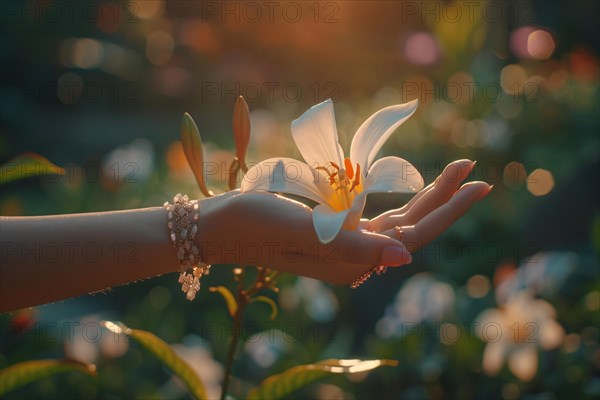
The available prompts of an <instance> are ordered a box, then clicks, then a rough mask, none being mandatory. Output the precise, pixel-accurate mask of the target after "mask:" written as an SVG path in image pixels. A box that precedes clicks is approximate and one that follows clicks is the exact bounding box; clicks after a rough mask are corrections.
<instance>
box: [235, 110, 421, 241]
mask: <svg viewBox="0 0 600 400" xmlns="http://www.w3.org/2000/svg"><path fill="white" fill-rule="evenodd" d="M416 108H417V101H416V100H414V101H412V102H410V103H406V104H399V105H394V106H390V107H386V108H384V109H382V110H379V111H378V112H376V113H375V114H373V115H372V116H371V117H369V119H367V120H366V121H365V122H364V123H363V124H362V125H361V126H360V128H358V131H357V132H356V134H355V135H354V138H353V139H352V144H351V146H350V157H345V156H344V151H343V150H342V147H341V146H340V145H339V143H338V134H337V129H336V123H335V115H334V112H333V103H332V101H331V100H327V101H324V102H323V103H320V104H317V105H315V106H313V107H312V108H311V109H309V110H308V111H306V112H305V113H304V114H302V116H300V118H298V119H296V120H295V121H293V122H292V136H293V138H294V141H295V142H296V146H298V149H299V150H300V153H301V154H302V157H303V158H304V160H305V161H306V163H303V162H301V161H297V160H294V159H291V158H271V159H268V160H265V161H262V162H260V163H259V164H257V165H255V166H254V167H252V168H251V169H250V170H249V171H248V173H246V175H245V176H244V179H243V181H242V186H241V189H242V191H243V192H248V191H253V190H268V191H271V192H282V193H288V194H293V195H298V196H302V197H305V198H308V199H311V200H314V201H316V202H317V203H319V205H317V206H316V207H315V209H314V212H313V224H314V227H315V230H316V232H317V235H318V237H319V240H320V241H321V242H322V243H328V242H330V241H332V240H333V239H334V238H335V237H336V236H337V234H338V233H339V232H340V230H341V229H342V228H345V229H351V230H353V229H356V228H357V226H358V223H359V221H360V217H361V216H362V211H363V209H364V207H365V202H366V197H367V195H368V194H369V193H385V192H388V193H389V192H399V193H410V192H417V191H419V190H420V189H422V188H423V178H422V177H421V175H420V174H419V172H418V171H417V170H416V169H415V167H414V166H412V165H411V164H410V163H409V162H408V161H406V160H403V159H401V158H398V157H384V158H382V159H379V160H377V161H375V156H376V155H377V152H378V151H379V150H380V149H381V147H382V146H383V144H384V143H385V141H386V140H387V139H388V138H389V137H390V135H391V134H392V133H393V132H394V130H395V129H396V128H397V127H398V126H400V124H402V123H403V122H404V121H406V120H407V119H408V118H409V117H410V116H411V115H412V114H413V113H414V112H415V110H416Z"/></svg>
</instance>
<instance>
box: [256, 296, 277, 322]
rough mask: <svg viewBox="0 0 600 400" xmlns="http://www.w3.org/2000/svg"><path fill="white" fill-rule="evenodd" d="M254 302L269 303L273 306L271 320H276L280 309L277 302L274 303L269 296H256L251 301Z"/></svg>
mask: <svg viewBox="0 0 600 400" xmlns="http://www.w3.org/2000/svg"><path fill="white" fill-rule="evenodd" d="M254 301H261V302H263V303H267V304H268V305H270V306H271V315H270V316H269V318H271V319H275V317H277V313H278V312H279V309H278V308H277V303H275V301H273V299H271V298H270V297H267V296H256V297H253V298H251V299H250V302H254Z"/></svg>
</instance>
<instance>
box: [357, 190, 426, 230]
mask: <svg viewBox="0 0 600 400" xmlns="http://www.w3.org/2000/svg"><path fill="white" fill-rule="evenodd" d="M436 182H437V180H436V181H434V182H431V183H430V184H429V185H427V186H426V187H425V188H424V189H422V190H421V191H419V193H417V194H415V195H414V196H413V197H412V198H411V199H410V201H409V202H408V203H406V204H405V205H403V206H402V207H400V208H394V209H393V210H389V211H386V212H384V213H383V214H380V215H378V216H377V217H375V218H373V219H372V220H371V221H369V227H370V228H371V230H373V231H375V232H380V231H384V230H386V229H389V226H390V225H389V224H387V225H386V221H387V220H388V219H389V218H392V219H394V218H398V217H399V216H401V215H402V214H404V213H405V212H406V211H408V210H409V209H410V208H411V207H412V206H413V205H414V204H415V203H416V202H417V200H419V199H420V198H421V197H422V196H424V195H425V194H426V193H427V192H429V191H430V190H431V189H433V186H434V185H435V183H436ZM395 225H398V224H394V225H392V226H395Z"/></svg>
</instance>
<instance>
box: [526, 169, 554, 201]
mask: <svg viewBox="0 0 600 400" xmlns="http://www.w3.org/2000/svg"><path fill="white" fill-rule="evenodd" d="M553 188H554V176H552V172H550V171H548V170H546V169H542V168H538V169H536V170H534V171H533V172H531V173H530V174H529V176H528V177H527V190H529V192H530V193H531V194H533V195H534V196H544V195H546V194H548V193H550V191H551V190H552V189H553Z"/></svg>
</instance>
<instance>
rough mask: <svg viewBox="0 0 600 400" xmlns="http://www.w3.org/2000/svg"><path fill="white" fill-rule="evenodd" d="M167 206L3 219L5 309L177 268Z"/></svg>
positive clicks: (0, 278)
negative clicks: (167, 225)
mask: <svg viewBox="0 0 600 400" xmlns="http://www.w3.org/2000/svg"><path fill="white" fill-rule="evenodd" d="M166 223H167V216H166V213H165V211H164V209H163V208H161V207H154V208H146V209H139V210H126V211H115V212H104V213H89V214H74V215H55V216H43V217H2V218H0V237H1V241H2V247H1V253H2V254H1V266H0V312H4V311H8V310H14V309H18V308H23V307H29V306H32V305H37V304H43V303H49V302H52V301H57V300H61V299H65V298H69V297H73V296H78V295H82V294H86V293H90V292H95V291H99V290H103V289H107V288H110V287H112V286H117V285H121V284H125V283H128V282H132V281H136V280H139V279H144V278H149V277H152V276H156V275H161V274H164V273H167V272H174V271H177V270H178V264H177V262H176V258H175V253H174V249H173V247H172V245H171V243H170V241H169V232H168V230H167V227H166Z"/></svg>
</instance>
